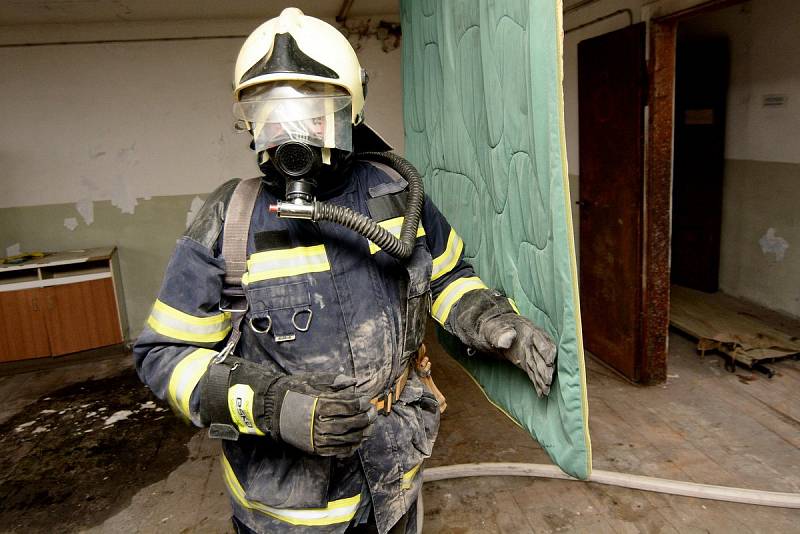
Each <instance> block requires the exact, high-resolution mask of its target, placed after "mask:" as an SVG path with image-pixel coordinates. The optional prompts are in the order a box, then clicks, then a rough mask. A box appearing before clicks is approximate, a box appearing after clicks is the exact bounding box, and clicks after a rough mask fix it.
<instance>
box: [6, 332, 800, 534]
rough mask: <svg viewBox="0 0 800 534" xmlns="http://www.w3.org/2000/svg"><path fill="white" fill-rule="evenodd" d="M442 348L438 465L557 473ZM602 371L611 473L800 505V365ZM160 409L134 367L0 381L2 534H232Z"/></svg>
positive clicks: (465, 524) (437, 512)
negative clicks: (779, 495) (635, 381)
mask: <svg viewBox="0 0 800 534" xmlns="http://www.w3.org/2000/svg"><path fill="white" fill-rule="evenodd" d="M428 342H429V345H428V346H429V350H430V354H431V359H432V360H433V361H434V362H435V364H434V365H435V369H434V376H435V378H436V380H437V384H438V385H439V387H440V389H442V390H443V391H444V393H445V394H446V395H447V399H448V411H447V413H446V414H445V417H444V419H443V422H442V429H441V432H440V434H439V439H438V441H437V445H436V448H435V450H434V456H433V457H432V458H431V459H430V461H429V462H428V464H427V465H428V466H431V467H432V466H436V465H447V464H454V463H469V462H479V461H483V462H486V461H504V462H537V463H539V462H541V463H548V460H547V457H546V455H545V454H544V452H543V451H542V449H541V448H539V447H538V446H537V445H536V443H535V442H533V441H532V440H531V439H530V438H529V437H528V436H527V434H525V433H524V432H523V431H522V430H520V429H518V428H517V427H516V426H515V425H514V424H513V423H511V422H510V421H509V420H508V419H506V417H505V416H504V415H503V414H502V413H500V412H498V411H497V410H496V409H495V408H494V407H492V406H491V405H490V404H489V403H488V402H486V401H485V399H484V397H483V395H482V393H481V392H480V390H478V389H477V387H476V386H475V385H474V383H473V382H472V381H471V380H470V379H469V378H467V376H466V375H465V374H464V373H463V371H461V369H460V367H459V366H458V365H457V364H456V363H455V361H453V360H452V359H450V358H449V357H448V356H447V355H446V354H444V352H443V351H442V350H441V349H440V348H439V346H438V345H437V344H436V343H435V342H434V341H433V340H432V339H431V338H430V337H429V340H428ZM587 367H588V383H589V408H590V413H591V418H590V427H591V434H592V442H593V449H594V465H595V468H596V469H606V470H613V471H623V472H630V473H636V474H643V475H652V476H659V477H666V478H674V479H681V480H689V481H694V482H705V483H712V484H723V485H732V486H744V487H750V488H759V489H765V490H773V491H791V492H800V401H799V400H798V392H800V362H797V361H783V362H781V363H778V364H775V366H774V368H775V369H776V370H777V371H778V374H777V375H776V376H775V377H773V378H772V379H767V378H766V377H764V376H763V375H759V374H757V373H751V372H749V371H746V370H743V369H738V370H737V371H736V372H735V373H728V372H727V371H725V370H724V368H723V365H722V363H721V360H719V359H718V358H716V357H714V356H709V355H707V356H706V357H705V358H703V359H701V358H699V357H698V356H697V354H696V353H695V350H694V345H693V342H692V341H691V340H689V339H687V338H684V337H682V336H681V335H679V334H676V333H672V334H671V336H670V373H669V380H668V382H667V383H666V384H665V385H662V386H656V387H650V388H641V387H637V386H633V385H630V384H628V383H627V382H625V381H624V380H622V379H620V378H618V377H617V376H616V375H615V374H614V373H613V372H611V371H609V370H607V369H606V368H604V367H603V366H601V365H599V364H597V363H596V362H594V361H592V360H589V361H588V362H587ZM152 401H153V398H152V397H151V396H150V394H149V392H148V391H147V390H146V389H144V388H139V387H138V384H137V383H136V381H135V376H134V375H133V373H132V370H131V367H130V362H129V359H128V358H125V357H120V358H116V359H110V360H105V361H101V362H93V363H79V364H75V365H72V366H68V367H62V368H58V369H51V370H45V371H36V372H31V373H26V374H20V375H16V376H5V377H0V499H2V501H0V502H2V503H3V504H2V507H0V532H26V533H27V532H56V531H57V532H91V533H106V532H114V533H116V532H126V533H127V532H131V533H133V532H139V533H156V532H176V533H177V532H200V533H206V532H208V533H227V532H230V528H229V520H228V515H229V510H228V504H227V498H226V496H225V494H224V486H223V483H222V478H221V474H220V470H219V462H218V461H217V447H218V445H217V444H215V443H213V442H211V441H210V440H208V439H207V438H206V437H205V435H204V433H203V432H202V431H195V430H193V429H191V428H189V427H186V426H184V425H183V424H181V423H180V422H179V421H178V420H177V419H176V418H175V417H174V416H173V415H172V414H171V413H170V412H169V411H168V410H167V409H166V406H164V405H163V404H162V403H158V402H152ZM101 408H103V409H102V410H101ZM62 412H63V413H62ZM115 415H116V417H114V416H115ZM43 429H45V430H43ZM424 498H425V520H426V522H425V532H432V533H434V532H442V533H468V532H503V533H527V532H593V533H594V532H798V531H800V511H798V510H782V509H772V508H765V507H756V506H748V505H736V504H729V503H719V502H714V501H701V500H697V499H689V498H684V497H673V496H666V495H660V494H655V493H645V492H639V491H634V490H627V489H623V488H614V487H607V486H600V485H596V484H585V483H579V482H570V481H555V480H539V479H517V478H500V477H489V478H482V479H465V480H450V481H441V482H436V483H430V484H427V485H426V486H425V489H424Z"/></svg>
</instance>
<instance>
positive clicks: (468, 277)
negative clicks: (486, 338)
mask: <svg viewBox="0 0 800 534" xmlns="http://www.w3.org/2000/svg"><path fill="white" fill-rule="evenodd" d="M422 222H423V227H424V228H425V234H426V236H427V240H428V248H429V249H430V251H431V256H432V257H433V269H432V272H431V293H432V295H431V296H432V299H433V304H432V305H431V315H432V316H433V318H434V319H435V320H436V322H438V323H439V324H441V325H442V326H443V327H444V328H445V330H447V331H448V332H450V333H451V334H455V335H456V336H457V337H458V338H459V339H461V341H462V342H464V343H466V344H467V345H468V346H471V347H476V346H478V347H480V346H482V344H481V343H477V339H478V333H477V330H478V327H479V324H477V323H478V322H479V318H478V316H477V315H476V314H475V313H463V312H465V311H467V310H462V309H461V308H465V306H462V304H464V302H465V301H466V300H469V301H470V305H469V306H468V307H469V308H470V310H472V309H473V308H475V306H474V302H476V301H479V302H480V303H481V311H482V312H484V313H483V315H485V314H486V312H489V314H501V313H508V312H511V313H519V311H518V310H517V308H516V305H515V304H514V301H513V300H512V299H510V298H507V297H505V296H504V295H502V293H500V292H498V291H496V290H494V289H489V288H488V287H487V286H486V284H485V283H484V282H483V281H482V280H481V279H480V278H479V277H478V275H477V274H475V270H474V269H473V267H472V265H470V263H469V262H467V261H466V260H465V259H464V242H463V241H462V240H461V238H460V237H459V235H458V234H457V233H456V231H455V229H453V227H452V226H450V224H449V223H448V222H447V220H446V219H445V217H444V215H442V213H441V212H440V211H439V209H438V208H437V207H436V206H435V205H434V204H433V202H432V201H431V200H430V199H429V198H426V199H425V207H424V211H423V216H422ZM471 292H475V293H472V294H471V295H470V298H469V299H464V296H465V295H466V294H467V293H471Z"/></svg>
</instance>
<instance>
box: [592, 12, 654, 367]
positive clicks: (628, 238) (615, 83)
mask: <svg viewBox="0 0 800 534" xmlns="http://www.w3.org/2000/svg"><path fill="white" fill-rule="evenodd" d="M644 44H645V25H644V24H636V25H633V26H629V27H627V28H624V29H622V30H618V31H615V32H611V33H608V34H605V35H601V36H599V37H595V38H593V39H587V40H585V41H582V42H581V43H580V44H579V45H578V102H579V122H580V132H579V139H580V193H579V198H580V200H579V205H580V207H581V209H580V246H581V249H580V290H581V310H582V322H583V333H584V345H585V347H586V348H587V350H589V351H590V352H591V353H592V354H594V355H595V356H597V357H598V358H600V359H601V360H603V361H604V362H606V363H608V364H609V365H610V366H612V367H613V368H615V369H617V370H618V371H620V372H621V373H623V374H624V375H625V376H627V377H628V378H630V379H632V380H637V379H638V378H639V371H640V369H641V366H642V351H641V317H642V297H641V295H642V225H643V214H642V210H643V187H644V179H643V169H644V106H643V102H644V101H645V95H646V92H645V91H646V75H645V72H646V71H645V68H644Z"/></svg>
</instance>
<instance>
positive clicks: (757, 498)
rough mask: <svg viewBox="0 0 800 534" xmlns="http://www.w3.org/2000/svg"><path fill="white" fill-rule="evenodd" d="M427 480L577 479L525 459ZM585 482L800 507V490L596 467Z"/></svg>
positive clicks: (441, 470) (428, 474)
mask: <svg viewBox="0 0 800 534" xmlns="http://www.w3.org/2000/svg"><path fill="white" fill-rule="evenodd" d="M423 473H424V474H423V477H424V478H423V480H424V481H425V482H434V481H437V480H449V479H454V478H467V477H479V476H523V477H540V478H554V479H559V480H575V481H579V482H580V480H579V479H577V478H573V477H571V476H569V475H568V474H566V473H564V472H563V471H562V470H561V469H559V468H558V467H556V466H554V465H544V464H526V463H475V464H459V465H448V466H444V467H432V468H430V469H426V470H425V471H424V472H423ZM586 482H594V483H597V484H605V485H608V486H619V487H622V488H630V489H638V490H644V491H654V492H657V493H668V494H670V495H682V496H684V497H696V498H699V499H711V500H715V501H726V502H736V503H742V504H757V505H761V506H774V507H778V508H800V494H799V493H782V492H775V491H761V490H752V489H745V488H733V487H728V486H714V485H711V484H697V483H695V482H684V481H680V480H668V479H665V478H655V477H646V476H642V475H631V474H627V473H615V472H613V471H602V470H593V471H592V474H591V475H590V476H589V478H588V479H587V480H586Z"/></svg>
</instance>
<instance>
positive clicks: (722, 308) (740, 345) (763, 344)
mask: <svg viewBox="0 0 800 534" xmlns="http://www.w3.org/2000/svg"><path fill="white" fill-rule="evenodd" d="M670 325H672V326H674V327H675V328H677V329H678V330H680V331H682V332H685V333H686V334H689V335H690V336H692V337H693V338H695V339H697V350H698V351H699V352H700V354H701V355H704V354H705V352H706V351H714V350H715V351H718V352H720V353H721V354H723V355H725V356H726V357H727V358H729V360H727V361H728V362H729V365H727V366H726V367H727V368H728V370H730V371H733V370H735V362H739V363H741V364H742V365H744V366H745V367H748V368H751V369H756V370H759V371H761V372H764V373H765V374H767V375H768V376H770V377H771V376H772V375H773V374H774V372H773V371H772V370H771V369H769V368H767V367H765V366H764V365H763V364H764V363H768V362H773V361H775V360H777V359H780V358H785V357H787V356H792V355H795V354H798V353H800V338H798V337H797V336H796V335H792V334H790V333H787V332H785V331H784V330H782V329H780V328H777V327H776V326H774V325H772V324H770V323H769V322H768V321H764V320H762V319H761V318H759V317H758V316H757V315H756V314H754V313H752V312H751V311H748V309H747V306H746V305H744V304H743V303H740V302H737V301H736V299H733V298H732V297H729V296H727V295H724V294H721V293H704V292H702V291H696V290H694V289H689V288H686V287H681V286H677V285H673V286H672V289H671V293H670Z"/></svg>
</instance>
